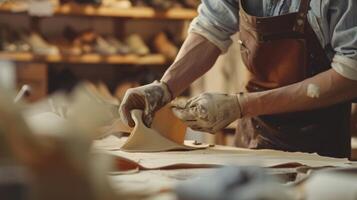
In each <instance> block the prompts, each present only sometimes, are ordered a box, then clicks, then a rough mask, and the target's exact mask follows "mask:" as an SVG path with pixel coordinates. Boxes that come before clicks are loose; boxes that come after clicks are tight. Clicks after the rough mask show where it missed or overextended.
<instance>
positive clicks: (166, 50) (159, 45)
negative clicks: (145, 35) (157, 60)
mask: <svg viewBox="0 0 357 200" xmlns="http://www.w3.org/2000/svg"><path fill="white" fill-rule="evenodd" d="M153 46H154V48H155V50H156V51H157V52H158V53H161V54H163V55H164V56H165V57H166V58H167V59H169V60H174V59H175V58H176V56H177V53H178V48H177V47H176V46H175V45H174V44H173V43H172V42H171V41H170V40H169V39H168V37H167V35H166V34H165V33H164V32H160V33H159V34H157V35H156V36H155V39H154V44H153Z"/></svg>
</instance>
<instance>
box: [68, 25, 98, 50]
mask: <svg viewBox="0 0 357 200" xmlns="http://www.w3.org/2000/svg"><path fill="white" fill-rule="evenodd" d="M97 37H98V34H97V33H95V32H94V31H93V30H86V31H83V32H81V33H79V34H78V35H77V37H76V38H75V39H74V40H73V44H74V46H77V47H80V48H81V49H82V53H93V52H94V51H95V47H94V46H95V45H96V42H97Z"/></svg>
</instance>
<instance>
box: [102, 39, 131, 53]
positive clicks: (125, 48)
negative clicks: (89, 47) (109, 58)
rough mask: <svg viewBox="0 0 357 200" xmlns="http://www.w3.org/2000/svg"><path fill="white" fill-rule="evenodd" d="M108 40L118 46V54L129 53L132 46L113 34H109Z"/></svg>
mask: <svg viewBox="0 0 357 200" xmlns="http://www.w3.org/2000/svg"><path fill="white" fill-rule="evenodd" d="M106 40H107V41H108V42H109V43H110V44H111V45H113V46H114V47H115V48H116V53H118V54H129V53H131V52H130V48H129V47H128V45H126V44H125V43H123V42H121V41H120V40H119V39H117V38H115V37H113V36H107V37H106Z"/></svg>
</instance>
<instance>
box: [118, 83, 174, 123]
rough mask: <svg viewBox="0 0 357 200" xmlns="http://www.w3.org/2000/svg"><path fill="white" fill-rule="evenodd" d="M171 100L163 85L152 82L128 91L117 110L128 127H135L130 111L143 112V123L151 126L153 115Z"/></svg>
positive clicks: (167, 89) (167, 90)
mask: <svg viewBox="0 0 357 200" xmlns="http://www.w3.org/2000/svg"><path fill="white" fill-rule="evenodd" d="M171 99H172V95H171V93H170V91H169V88H168V87H167V85H166V84H165V83H162V82H157V81H155V82H153V83H151V84H148V85H144V86H141V87H137V88H132V89H128V90H127V91H126V93H125V96H124V98H123V101H122V103H121V105H120V108H119V114H120V118H121V119H122V121H123V122H124V123H125V124H127V125H128V126H130V127H134V126H135V122H134V120H133V119H132V117H131V110H134V109H140V110H143V111H144V113H143V121H144V123H145V124H146V125H147V126H149V127H150V126H151V123H152V121H153V118H154V114H155V112H156V111H157V110H159V109H160V108H162V107H163V106H165V105H166V104H167V103H168V102H170V101H171Z"/></svg>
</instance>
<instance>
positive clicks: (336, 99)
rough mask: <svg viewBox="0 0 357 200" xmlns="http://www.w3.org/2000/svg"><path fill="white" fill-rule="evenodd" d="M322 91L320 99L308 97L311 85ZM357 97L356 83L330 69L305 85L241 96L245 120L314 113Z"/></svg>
mask: <svg viewBox="0 0 357 200" xmlns="http://www.w3.org/2000/svg"><path fill="white" fill-rule="evenodd" d="M309 84H314V85H316V86H317V87H318V88H319V97H318V98H312V97H309V96H308V95H307V93H308V85H309ZM356 97H357V81H352V80H349V79H346V78H344V77H342V76H341V75H340V74H338V73H337V72H335V71H334V70H333V69H330V70H328V71H326V72H323V73H321V74H318V75H316V76H314V77H312V78H309V79H306V80H304V81H302V82H299V83H295V84H292V85H289V86H286V87H282V88H277V89H274V90H269V91H264V92H257V93H247V94H245V95H243V96H241V99H240V103H241V106H242V108H243V109H242V110H243V116H258V115H268V114H278V113H287V112H296V111H304V110H312V109H317V108H322V107H326V106H330V105H333V104H336V103H340V102H344V101H348V100H352V99H353V98H356Z"/></svg>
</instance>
